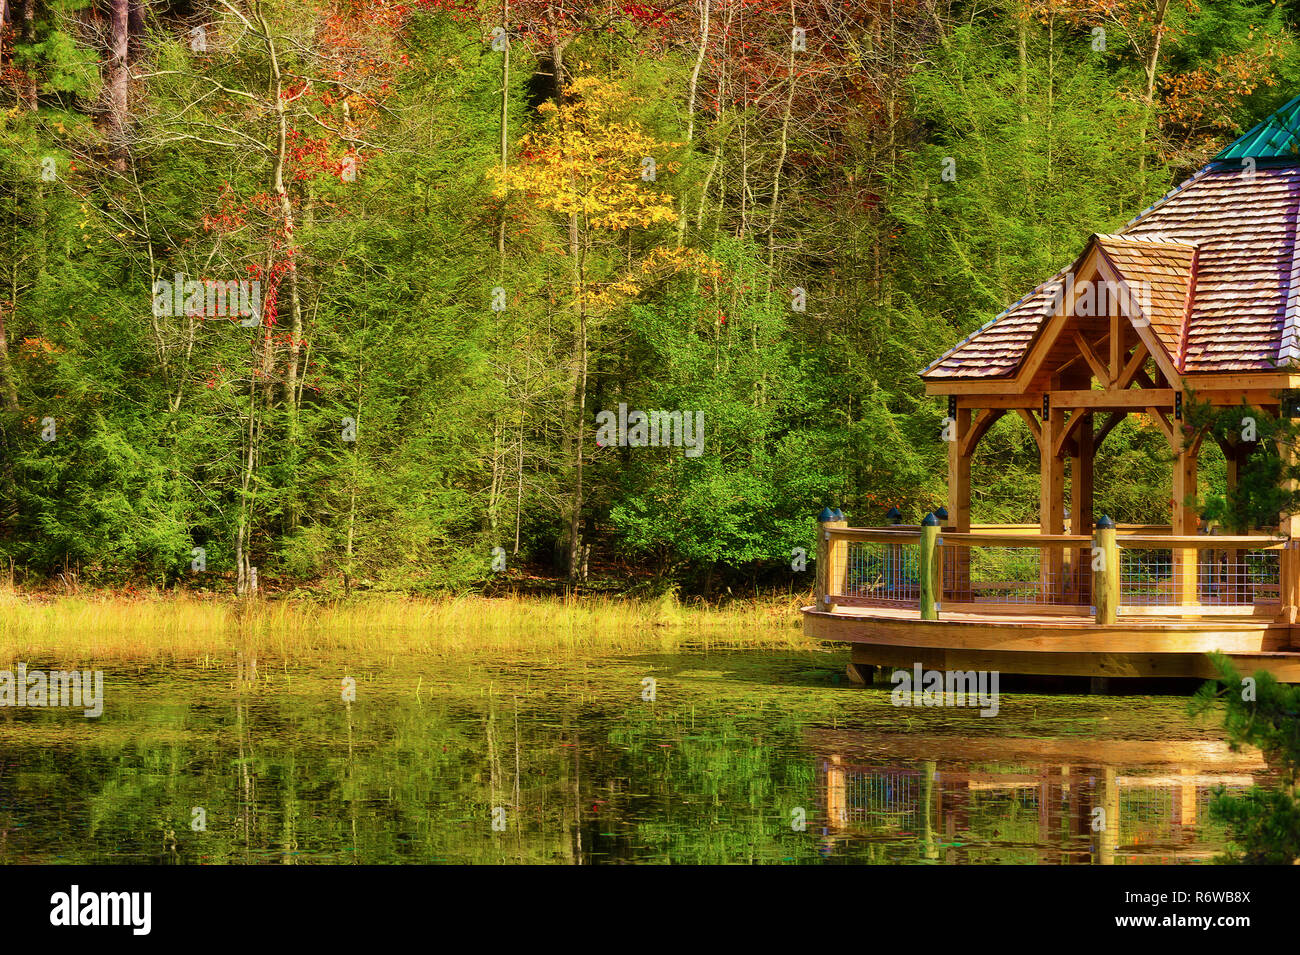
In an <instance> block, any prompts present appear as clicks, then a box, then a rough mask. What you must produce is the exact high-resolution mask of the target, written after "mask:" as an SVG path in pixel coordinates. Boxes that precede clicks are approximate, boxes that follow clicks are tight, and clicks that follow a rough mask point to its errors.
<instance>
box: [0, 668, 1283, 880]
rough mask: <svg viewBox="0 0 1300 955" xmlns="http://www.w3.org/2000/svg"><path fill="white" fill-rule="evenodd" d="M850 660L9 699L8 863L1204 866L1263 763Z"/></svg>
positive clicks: (158, 671) (1120, 706)
mask: <svg viewBox="0 0 1300 955" xmlns="http://www.w3.org/2000/svg"><path fill="white" fill-rule="evenodd" d="M845 658H846V657H845V654H842V653H779V654H778V653H770V652H762V651H727V652H707V653H706V652H703V651H700V652H696V653H680V654H671V655H654V654H628V655H619V654H610V655H608V656H605V657H602V658H601V659H586V660H584V659H581V658H574V657H572V656H571V655H565V654H557V655H550V656H546V655H538V656H536V657H535V658H531V659H525V660H520V661H518V662H515V663H503V662H500V661H499V660H496V659H490V658H485V657H474V656H465V655H461V656H446V657H421V656H412V657H397V658H393V659H387V660H382V661H373V660H372V661H371V662H369V663H366V664H362V663H358V662H355V661H351V660H345V659H343V658H342V657H340V658H339V660H338V662H331V663H327V664H319V665H311V666H302V665H288V666H286V665H285V664H283V663H276V662H272V661H268V660H258V661H252V660H247V659H246V660H243V661H240V663H239V664H235V663H233V662H229V663H221V664H215V663H214V664H213V665H210V666H206V667H204V666H185V667H178V666H172V665H139V666H134V665H129V664H127V665H123V664H107V665H105V666H103V670H104V684H105V700H104V713H103V715H102V716H101V717H100V718H98V719H86V718H85V717H83V716H82V715H81V711H80V710H68V709H30V708H28V709H14V708H5V709H0V863H7V864H13V863H60V862H70V863H71V862H77V863H111V862H132V863H160V864H169V863H170V864H175V863H187V864H212V863H280V864H283V863H358V864H364V863H515V862H536V863H584V864H589V863H623V862H641V863H667V862H674V863H745V862H765V863H804V864H833V863H844V862H848V863H863V862H872V863H919V864H942V863H1084V864H1088V863H1105V864H1109V863H1115V864H1133V863H1164V862H1175V861H1178V862H1205V861H1209V859H1210V857H1211V856H1212V855H1213V854H1214V853H1215V852H1216V851H1217V850H1219V849H1220V848H1221V847H1222V845H1223V841H1224V836H1223V832H1222V830H1221V829H1220V828H1219V826H1218V824H1217V823H1214V822H1212V821H1211V820H1210V819H1209V815H1208V811H1207V807H1208V802H1209V799H1210V796H1211V791H1212V789H1213V788H1214V787H1215V786H1216V785H1219V784H1224V785H1227V786H1228V787H1229V788H1244V787H1246V786H1249V785H1250V783H1251V780H1252V778H1255V779H1263V778H1264V776H1265V773H1266V767H1265V766H1264V763H1263V761H1262V759H1261V758H1260V757H1259V756H1258V754H1254V753H1251V752H1244V753H1239V754H1233V753H1231V752H1230V751H1229V750H1228V748H1227V746H1226V744H1224V743H1223V742H1222V734H1221V733H1220V732H1219V728H1218V724H1217V721H1216V720H1214V719H1207V720H1199V721H1194V720H1193V719H1192V718H1191V717H1189V716H1188V715H1187V705H1186V697H1183V696H1150V697H1143V696H1124V697H1106V696H1068V695H1045V694H1041V693H1040V694H1028V693H1013V692H1008V691H1007V690H1006V688H1005V685H1004V689H1003V693H1002V699H1001V706H1000V710H999V713H998V715H997V716H996V717H993V718H982V717H981V716H980V715H979V713H978V711H977V710H975V709H956V708H951V707H948V708H914V709H913V708H898V707H894V706H892V705H891V704H890V697H889V691H888V688H887V687H886V688H872V689H863V688H861V687H853V686H850V685H849V684H848V682H847V680H846V679H845V678H844V677H843V676H842V672H843V666H844V662H845ZM27 663H28V665H29V667H32V668H36V667H40V666H43V665H44V664H42V662H41V661H38V660H28V661H27ZM344 676H350V677H352V678H354V679H355V680H356V700H355V702H352V703H345V702H344V701H343V695H344V694H343V689H342V678H343V677H344ZM647 677H648V678H652V679H653V680H654V685H653V696H654V699H653V700H650V699H643V696H649V695H650V690H651V687H650V685H649V684H647V683H646V682H644V681H645V680H646V678H647ZM196 809H200V810H202V812H201V813H196V812H195V810H196ZM1098 811H1100V812H1101V814H1102V816H1104V818H1105V819H1106V820H1107V821H1108V824H1107V826H1106V828H1105V830H1104V831H1093V823H1094V821H1095V820H1099V819H1100V818H1102V816H1099V814H1098ZM200 817H202V819H203V821H205V823H206V828H203V829H202V830H201V831H195V828H194V826H195V825H196V824H197V822H198V821H199V819H200ZM801 819H802V820H803V828H802V830H801V829H800V820H801ZM494 826H495V828H494Z"/></svg>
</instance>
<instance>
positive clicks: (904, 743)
mask: <svg viewBox="0 0 1300 955" xmlns="http://www.w3.org/2000/svg"><path fill="white" fill-rule="evenodd" d="M805 736H806V738H807V740H808V742H809V745H810V746H811V747H813V748H814V749H815V750H816V751H817V753H818V765H817V771H818V788H819V792H820V799H821V803H820V805H821V808H822V809H823V811H824V819H825V820H826V825H825V826H824V827H823V828H822V836H823V845H824V847H826V848H827V849H828V850H834V849H835V848H836V847H838V846H840V845H842V844H845V843H848V844H852V843H854V842H859V841H872V840H875V841H885V842H895V841H898V840H901V839H904V838H907V837H914V838H915V839H916V840H917V842H918V843H919V846H920V850H921V853H922V854H923V856H924V858H925V859H927V860H932V861H934V862H943V863H979V862H989V861H1005V862H1037V863H1048V864H1070V863H1085V864H1086V863H1093V864H1100V865H1113V864H1115V863H1117V862H1141V863H1161V864H1168V863H1174V862H1188V861H1200V860H1206V859H1208V858H1210V857H1211V856H1213V855H1214V854H1215V853H1216V852H1218V851H1221V849H1222V847H1223V841H1224V833H1223V831H1222V829H1221V828H1220V827H1219V826H1218V824H1217V823H1214V822H1213V821H1211V820H1210V819H1209V814H1208V809H1209V803H1210V800H1211V799H1212V798H1213V795H1214V793H1215V791H1216V790H1217V789H1218V787H1223V788H1224V789H1225V790H1227V791H1229V792H1232V791H1241V790H1245V789H1248V788H1249V787H1250V786H1252V785H1254V784H1255V783H1256V782H1259V783H1265V782H1267V781H1268V780H1267V774H1268V768H1267V766H1266V764H1265V762H1264V759H1263V757H1262V756H1261V754H1260V753H1259V752H1258V751H1257V750H1253V749H1246V750H1242V751H1240V752H1233V751H1232V750H1230V749H1229V748H1228V745H1227V744H1226V743H1225V742H1222V741H1219V740H1077V739H1068V740H1059V739H1058V740H1051V739H995V738H989V737H980V738H969V737H965V738H964V737H947V738H945V737H942V736H925V735H917V734H881V733H870V734H853V733H845V732H835V731H828V730H815V729H814V730H809V731H808V732H807V733H806V734H805Z"/></svg>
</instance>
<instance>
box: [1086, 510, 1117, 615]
mask: <svg viewBox="0 0 1300 955" xmlns="http://www.w3.org/2000/svg"><path fill="white" fill-rule="evenodd" d="M1092 543H1093V550H1092V566H1093V573H1092V579H1093V600H1094V601H1095V608H1096V621H1097V623H1115V621H1116V618H1117V616H1118V614H1119V548H1118V547H1117V546H1116V545H1115V522H1114V521H1112V520H1111V519H1110V518H1109V517H1107V516H1103V517H1102V518H1101V520H1099V521H1098V522H1097V527H1096V533H1095V534H1094V536H1093V539H1092Z"/></svg>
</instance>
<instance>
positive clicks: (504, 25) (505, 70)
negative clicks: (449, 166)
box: [497, 0, 510, 281]
mask: <svg viewBox="0 0 1300 955" xmlns="http://www.w3.org/2000/svg"><path fill="white" fill-rule="evenodd" d="M501 29H502V30H504V31H505V42H506V48H505V50H504V51H502V53H501V172H502V174H503V175H504V174H505V171H506V161H507V159H508V147H509V145H510V139H509V129H510V0H501ZM497 256H498V258H499V259H500V271H499V272H498V279H500V280H501V281H504V280H505V268H506V205H505V202H504V201H503V202H502V203H501V229H500V231H498V232H497Z"/></svg>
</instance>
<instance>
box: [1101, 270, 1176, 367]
mask: <svg viewBox="0 0 1300 955" xmlns="http://www.w3.org/2000/svg"><path fill="white" fill-rule="evenodd" d="M1097 270H1098V271H1099V272H1101V273H1102V277H1103V278H1105V279H1107V280H1108V281H1111V282H1114V283H1115V284H1116V285H1121V286H1123V287H1124V288H1128V283H1127V282H1125V281H1124V280H1123V278H1121V277H1120V274H1119V273H1118V272H1117V271H1115V269H1114V268H1113V267H1112V266H1111V264H1110V260H1109V259H1107V258H1106V256H1105V255H1098V256H1097ZM1125 298H1129V296H1125ZM1116 312H1118V309H1116ZM1115 317H1116V316H1115V315H1112V316H1111V319H1112V321H1111V329H1112V331H1116V330H1117V329H1118V328H1119V323H1118V322H1116V321H1115V320H1114V319H1115ZM1127 320H1128V324H1129V327H1130V328H1132V329H1133V331H1134V332H1136V333H1137V337H1138V339H1139V340H1140V341H1141V342H1142V344H1144V345H1146V347H1147V351H1148V352H1149V353H1150V355H1151V357H1152V359H1154V361H1155V363H1156V367H1158V368H1159V369H1160V371H1161V373H1162V374H1163V375H1164V376H1165V380H1166V381H1168V382H1169V384H1170V385H1171V386H1173V387H1174V388H1179V389H1181V388H1182V386H1183V380H1182V376H1181V375H1180V374H1179V373H1178V369H1177V368H1175V367H1174V362H1173V359H1172V358H1170V357H1169V353H1168V352H1166V351H1165V346H1164V345H1162V344H1161V343H1160V339H1159V338H1157V337H1156V334H1155V332H1153V331H1151V320H1150V319H1149V318H1148V317H1147V316H1145V315H1130V316H1127ZM1118 346H1119V342H1118V341H1116V340H1112V341H1111V343H1110V355H1111V367H1112V368H1119V364H1120V355H1122V354H1123V349H1121V348H1119V347H1118Z"/></svg>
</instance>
